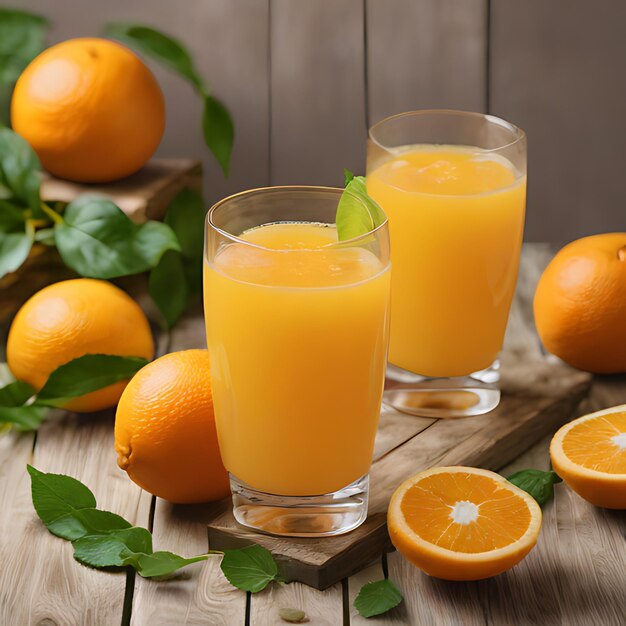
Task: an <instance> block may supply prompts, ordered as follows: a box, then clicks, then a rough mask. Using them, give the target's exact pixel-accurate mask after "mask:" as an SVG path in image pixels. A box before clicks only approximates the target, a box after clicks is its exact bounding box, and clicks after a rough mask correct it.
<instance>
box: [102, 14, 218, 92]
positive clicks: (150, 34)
mask: <svg viewBox="0 0 626 626" xmlns="http://www.w3.org/2000/svg"><path fill="white" fill-rule="evenodd" d="M104 32H105V35H107V36H108V37H111V38H113V39H117V40H118V41H121V42H122V43H124V44H126V45H127V46H128V47H129V48H132V49H133V50H136V51H137V52H139V53H141V54H145V55H146V56H148V57H151V58H153V59H156V60H157V61H159V62H161V63H163V64H164V65H165V66H167V67H169V68H170V69H172V70H174V71H175V72H176V73H177V74H179V75H180V76H182V77H183V78H186V79H187V80H188V81H189V82H190V83H191V84H192V85H193V86H194V87H195V88H196V89H197V90H198V91H199V92H200V93H204V92H205V91H206V87H205V85H204V83H203V81H202V78H201V77H200V75H199V74H198V72H197V70H196V68H195V65H194V62H193V59H192V58H191V55H190V54H189V52H188V51H187V50H186V48H185V47H184V46H183V44H182V43H180V41H177V40H176V39H174V38H173V37H170V36H168V35H165V34H164V33H161V32H159V31H158V30H155V29H154V28H150V27H148V26H141V25H139V24H127V23H120V22H115V23H111V24H107V25H106V26H105V28H104Z"/></svg>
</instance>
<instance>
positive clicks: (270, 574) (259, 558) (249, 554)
mask: <svg viewBox="0 0 626 626" xmlns="http://www.w3.org/2000/svg"><path fill="white" fill-rule="evenodd" d="M220 567H221V569H222V572H223V573H224V576H226V578H227V579H228V582H229V583H230V584H231V585H233V586H234V587H237V589H241V590H243V591H250V592H251V593H256V592H257V591H262V590H263V589H265V587H267V585H268V584H269V583H270V582H272V581H273V580H277V579H278V565H277V564H276V561H275V560H274V557H273V556H272V553H271V552H270V551H269V550H266V549H265V548H263V547H261V546H259V545H256V544H255V545H251V546H247V547H245V548H241V549H239V550H225V551H224V558H223V559H222V564H221V566H220Z"/></svg>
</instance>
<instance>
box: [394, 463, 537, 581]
mask: <svg viewBox="0 0 626 626" xmlns="http://www.w3.org/2000/svg"><path fill="white" fill-rule="evenodd" d="M388 526H389V534H390V535H391V540H392V542H393V544H394V545H395V547H396V548H397V549H398V551H400V552H401V553H402V554H403V555H404V556H405V557H406V558H407V559H409V560H410V561H411V562H412V563H414V564H415V565H417V566H418V567H419V568H421V569H422V570H424V571H425V572H426V573H427V574H429V575H431V576H436V577H438V578H444V579H447V580H477V579H480V578H487V577H489V576H495V575H496V574H499V573H501V572H503V571H505V570H507V569H509V568H510V567H513V565H515V564H516V563H518V562H519V561H520V560H521V559H522V558H524V556H526V554H528V552H529V551H530V550H531V548H532V547H533V546H534V545H535V542H536V541H537V535H538V534H539V528H540V526H541V509H540V508H539V505H538V504H537V503H536V502H535V500H534V499H533V498H532V497H531V496H529V495H528V494H527V493H526V492H524V491H522V490H521V489H518V488H517V487H515V486H514V485H512V484H511V483H509V482H508V481H507V480H505V479H504V478H503V477H502V476H500V475H499V474H495V473H493V472H489V471H487V470H482V469H476V468H471V467H439V468H433V469H430V470H426V471H425V472H421V473H420V474H417V475H416V476H413V477H412V478H409V479H408V480H407V481H405V482H404V483H403V484H402V485H401V486H400V487H399V488H398V489H397V490H396V492H395V493H394V495H393V497H392V499H391V503H390V505H389V512H388Z"/></svg>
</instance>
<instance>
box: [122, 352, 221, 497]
mask: <svg viewBox="0 0 626 626" xmlns="http://www.w3.org/2000/svg"><path fill="white" fill-rule="evenodd" d="M115 450H116V451H117V455H118V456H117V464H118V465H119V466H120V467H121V468H122V469H123V470H126V472H127V473H128V476H129V477H130V478H131V480H133V481H134V482H135V483H137V484H138V485H139V486H140V487H141V488H142V489H145V490H146V491H148V492H150V493H152V494H154V495H156V496H159V497H160V498H164V499H165V500H169V501H170V502H176V503H193V502H207V501H210V500H219V499H221V498H224V497H225V496H227V495H228V494H229V492H230V490H229V483H228V474H227V473H226V470H225V469H224V465H223V463H222V457H221V456H220V451H219V447H218V443H217V432H216V429H215V417H214V414H213V395H212V392H211V366H210V361H209V353H208V351H207V350H183V351H182V352H172V353H171V354H166V355H165V356H162V357H160V358H159V359H156V361H153V362H152V363H149V364H148V365H146V366H145V367H144V368H142V369H141V370H139V372H137V374H135V376H134V377H133V378H132V380H131V381H130V383H128V386H127V387H126V389H125V390H124V393H123V394H122V397H121V398H120V402H119V405H118V407H117V414H116V416H115Z"/></svg>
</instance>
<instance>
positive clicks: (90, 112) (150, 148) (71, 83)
mask: <svg viewBox="0 0 626 626" xmlns="http://www.w3.org/2000/svg"><path fill="white" fill-rule="evenodd" d="M11 123H12V126H13V129H14V130H15V132H16V133H18V134H19V135H21V136H22V137H23V138H24V139H26V141H27V142H28V143H29V144H30V145H31V146H32V147H33V149H34V150H35V152H36V153H37V155H38V156H39V158H40V159H41V162H42V164H43V166H44V167H45V168H46V169H47V170H48V171H49V172H51V173H52V174H54V175H55V176H60V177H61V178H67V179H69V180H75V181H79V182H87V183H95V182H108V181H112V180H117V179H118V178H123V177H125V176H128V175H129V174H132V173H133V172H136V171H137V170H138V169H140V168H141V167H142V166H143V164H144V163H145V162H146V161H147V160H148V159H149V158H150V157H151V156H152V154H153V153H154V151H155V150H156V149H157V147H158V145H159V142H160V141H161V137H162V135H163V130H164V128H165V103H164V100H163V94H162V92H161V89H160V87H159V85H158V83H157V81H156V79H155V78H154V76H153V74H152V72H151V71H150V70H149V69H148V68H147V66H146V65H145V64H144V63H143V61H141V59H139V57H138V56H137V55H136V54H135V53H134V52H131V51H130V50H129V49H128V48H126V47H125V46H122V45H120V44H119V43H115V42H114V41H109V40H106V39H95V38H93V39H70V40H69V41H64V42H62V43H59V44H57V45H55V46H52V47H51V48H48V49H47V50H45V51H44V52H42V53H41V54H40V55H39V56H38V57H37V58H35V59H34V60H33V61H32V62H31V63H30V65H28V67H27V68H26V69H25V70H24V72H23V73H22V75H21V76H20V77H19V79H18V81H17V83H16V85H15V90H14V92H13V98H12V101H11Z"/></svg>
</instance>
